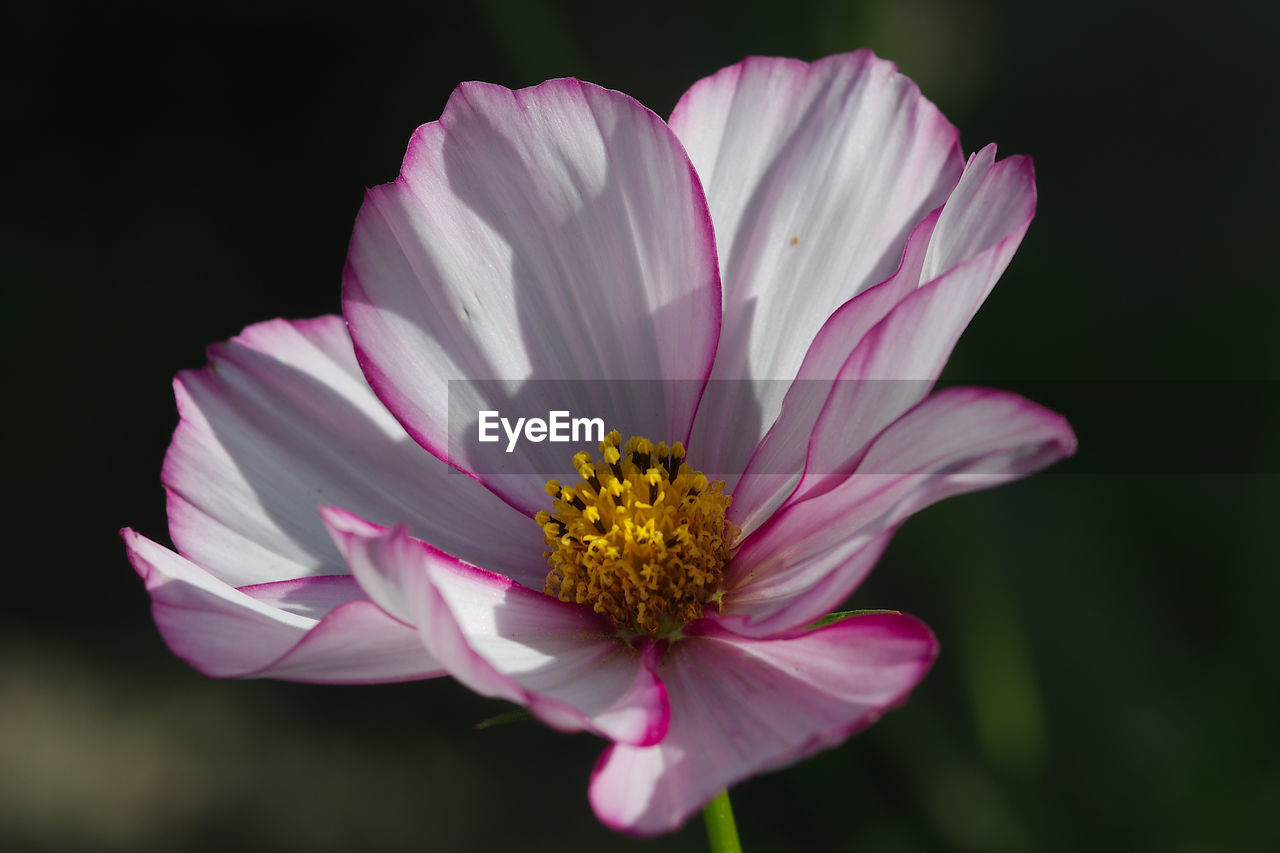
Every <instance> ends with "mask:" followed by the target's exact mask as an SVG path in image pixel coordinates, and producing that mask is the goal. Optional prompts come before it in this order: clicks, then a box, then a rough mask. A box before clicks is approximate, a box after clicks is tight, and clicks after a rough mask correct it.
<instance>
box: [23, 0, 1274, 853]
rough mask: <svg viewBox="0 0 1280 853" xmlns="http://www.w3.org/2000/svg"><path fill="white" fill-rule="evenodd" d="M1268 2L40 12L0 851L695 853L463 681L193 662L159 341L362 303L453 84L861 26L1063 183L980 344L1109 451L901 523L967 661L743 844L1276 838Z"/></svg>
mask: <svg viewBox="0 0 1280 853" xmlns="http://www.w3.org/2000/svg"><path fill="white" fill-rule="evenodd" d="M1278 8H1280V7H1277V5H1276V4H1265V3H1258V2H1249V1H1248V0H1222V2H1217V3H1214V4H1208V5H1206V4H1203V3H1196V4H1191V3H1185V4H1180V3H1176V2H1166V3H1161V4H1153V3H1139V2H1136V0H1122V2H1119V3H1110V2H1108V3H1101V2H1081V3H1058V4H1025V3H1019V2H1012V0H1007V1H1006V0H960V2H948V0H865V2H846V1H845V0H789V2H786V3H782V4H779V3H766V2H757V0H740V2H737V3H733V4H696V3H690V2H680V3H670V2H664V0H651V2H646V3H643V4H621V3H608V2H601V0H594V2H564V3H553V2H550V0H486V1H485V2H480V3H476V4H473V5H468V4H448V5H438V4H428V3H422V2H418V3H408V2H402V3H384V2H378V0H365V1H364V2H360V3H353V4H333V3H325V2H306V3H303V2H272V0H259V2H254V3H240V2H234V0H233V1H232V2H228V3H221V4H215V5H207V4H173V3H158V2H157V3H135V2H114V3H90V2H81V3H58V2H51V3H47V4H25V5H24V6H22V7H21V8H17V9H11V10H9V11H8V12H7V13H6V18H7V19H8V22H7V23H6V25H5V33H4V35H3V41H4V51H3V54H4V56H3V59H0V62H3V63H4V65H5V66H6V67H5V68H4V74H3V82H2V83H0V86H3V92H4V98H3V111H4V114H5V118H6V121H5V125H6V131H5V137H6V140H5V141H6V143H7V146H6V147H9V150H10V151H11V153H10V155H8V156H7V157H6V158H5V165H4V168H5V172H6V173H7V176H6V179H5V182H4V190H3V196H2V197H3V212H2V215H3V221H2V222H0V226H2V227H0V247H2V249H3V252H2V255H0V257H3V259H4V270H5V271H4V274H3V278H4V287H3V300H4V303H3V304H4V308H5V310H4V315H3V316H4V319H5V320H6V322H7V326H8V330H7V333H6V334H5V335H4V339H5V347H6V349H10V348H11V351H10V352H8V353H7V354H6V357H5V363H6V366H7V370H6V377H7V384H8V387H9V390H8V397H9V400H10V402H9V404H8V405H7V406H6V410H7V411H8V412H9V414H8V415H7V416H5V431H6V434H7V435H9V436H11V437H10V439H9V441H8V443H7V444H8V448H9V450H8V452H7V454H6V458H5V463H4V470H5V481H6V484H7V485H8V489H7V490H8V491H9V493H10V495H11V499H13V500H15V502H16V504H17V506H18V507H19V508H20V515H19V516H18V519H17V528H16V529H17V533H16V534H15V536H16V537H17V540H16V541H17V543H18V544H17V546H16V549H15V548H14V547H10V548H8V549H7V550H8V553H9V554H10V557H9V558H8V571H7V573H6V574H7V577H6V583H5V587H4V589H5V592H4V594H3V595H2V596H0V847H3V848H4V849H6V850H15V851H16V850H31V851H60V850H84V851H99V850H101V851H117V850H119V851H153V850H155V851H161V850H228V849H246V850H280V851H349V850H354V849H363V850H387V851H400V850H404V851H422V850H441V851H449V850H482V849H510V850H584V851H586V850H602V849H620V850H631V849H634V850H646V849H647V850H701V849H705V840H704V837H703V834H702V828H701V826H700V822H699V821H697V820H696V819H695V821H693V822H691V824H690V825H689V826H687V827H686V828H685V829H684V830H683V831H682V832H680V833H678V834H676V835H674V836H669V837H665V838H660V839H657V840H652V841H648V842H642V841H634V840H631V839H625V838H621V837H618V836H615V835H613V834H612V833H610V832H609V831H608V830H606V829H604V828H603V827H602V826H601V825H599V824H598V823H597V822H596V820H595V819H594V817H593V816H592V814H591V811H590V808H589V806H588V803H587V799H586V796H585V792H586V785H587V778H588V773H589V771H590V768H591V766H592V763H593V761H594V759H595V756H596V755H597V754H598V753H599V751H600V749H601V747H602V743H601V742H600V741H598V740H595V739H593V738H591V737H589V736H586V735H580V736H568V735H561V734H556V733H553V732H550V731H548V730H546V729H543V728H541V727H540V726H537V725H535V724H532V723H523V724H514V725H509V726H503V727H499V728H495V729H490V730H486V731H476V730H474V729H473V724H474V723H476V722H477V721H479V720H481V719H484V718H486V717H489V716H492V715H494V714H496V713H500V712H501V711H503V710H505V708H506V706H504V705H502V704H500V703H495V702H491V701H488V700H484V699H480V698H478V697H476V696H474V695H472V694H471V693H469V692H468V691H466V690H465V689H463V688H461V687H460V686H458V685H456V684H454V683H452V682H450V681H447V680H439V681H433V682H426V683H417V684H403V685H393V686H380V687H349V688H339V687H314V686H307V685H296V684H285V683H275V682H224V681H212V680H208V679H205V678H203V677H201V676H200V675H198V674H197V673H196V672H194V671H193V670H190V669H189V668H187V667H186V665H184V664H183V663H181V662H180V661H178V660H177V659H176V658H174V657H173V656H172V655H170V654H169V652H168V651H167V650H166V648H165V647H164V645H163V643H162V642H161V640H160V638H159V636H158V634H157V633H156V631H155V628H154V626H153V625H152V622H151V618H150V615H149V610H148V601H147V597H146V594H145V593H144V591H143V588H142V584H141V583H140V582H139V581H138V580H137V578H136V577H135V575H134V574H133V572H132V570H131V569H130V567H129V565H128V563H127V561H126V559H125V556H124V549H123V547H122V545H121V543H120V541H119V539H118V537H117V534H116V530H117V528H119V527H121V526H124V525H130V526H133V527H136V528H137V529H138V530H140V531H141V532H143V533H145V534H147V535H150V536H153V537H155V538H157V539H160V540H162V541H167V539H166V534H165V531H166V523H165V517H164V499H163V493H162V491H161V488H160V482H159V472H160V462H161V458H162V456H163V454H164V451H165V447H166V445H167V443H168V439H169V434H170V432H171V431H172V429H173V427H174V426H175V424H176V422H177V416H176V413H175V411H174V408H173V401H172V396H171V391H170V387H169V382H170V378H171V377H172V375H173V374H174V373H176V372H177V371H178V370H180V369H184V368H188V367H195V366H199V365H201V364H203V363H204V355H203V350H204V347H205V346H206V345H207V344H208V343H209V342H211V341H215V340H220V339H225V338H227V337H229V336H231V335H233V334H235V333H237V332H238V331H239V330H240V329H241V328H242V327H244V326H246V325H248V324H250V323H253V322H257V321H260V320H265V319H269V318H272V317H277V316H285V317H306V316H313V315H317V314H323V313H329V312H335V311H337V310H338V308H339V284H340V275H341V270H342V264H343V259H344V256H345V252H346V243H347V239H348V236H349V234H350V229H351V224H352V221H353V219H354V217H355V214H356V211H357V209H358V207H359V205H360V202H361V198H362V194H363V191H364V188H365V187H366V186H370V185H374V184H378V183H382V182H385V181H388V180H390V179H392V178H393V177H394V176H395V175H396V173H397V171H398V167H399V163H400V158H401V155H402V153H403V150H404V146H405V143H406V142H407V140H408V137H409V134H410V132H411V131H412V129H413V128H414V127H416V126H417V125H419V124H421V123H424V122H426V121H430V120H432V119H434V118H436V117H437V116H438V115H439V113H440V111H441V109H442V107H443V106H444V103H445V100H446V98H447V97H448V95H449V92H450V90H451V89H452V88H453V86H454V85H455V84H456V83H458V82H459V81H462V80H469V79H480V80H487V81H492V82H496V83H502V84H504V85H507V86H511V87H518V86H525V85H530V84H533V83H536V82H539V81H541V80H543V79H546V78H548V77H554V76H561V75H574V76H579V77H583V78H586V79H589V80H592V81H595V82H598V83H601V84H604V85H606V86H609V87H612V88H616V89H620V90H622V91H625V92H627V93H629V94H631V95H634V96H635V97H637V98H638V99H639V100H640V101H642V102H643V103H645V104H646V105H648V106H650V107H651V108H653V109H654V110H656V111H657V112H658V113H659V114H661V115H666V114H668V113H669V112H670V110H671V108H672V106H674V104H675V102H676V100H677V99H678V97H679V96H680V94H681V93H682V92H683V91H684V90H685V89H686V88H687V87H688V86H689V85H690V84H691V83H693V82H694V81H695V80H697V79H698V78H700V77H702V76H705V75H707V74H709V73H711V72H713V71H715V70H716V69H718V68H720V67H722V66H724V65H728V64H731V63H733V62H736V61H738V60H739V59H741V58H742V57H743V56H744V55H746V54H750V53H757V54H779V55H787V56H794V57H799V58H802V59H816V58H818V57H821V56H823V55H826V54H829V53H833V52H839V51H844V50H849V49H853V48H857V47H863V46H868V47H872V48H874V49H875V50H876V51H877V52H878V53H879V54H880V55H882V56H885V57H888V58H890V59H893V60H894V61H896V62H897V63H898V64H899V66H900V67H901V69H902V71H903V72H904V73H906V74H907V75H909V76H911V77H912V78H913V79H915V80H916V81H917V82H918V83H919V84H920V87H921V88H922V90H923V91H924V93H925V94H926V95H927V96H929V97H930V98H931V99H933V100H934V101H935V102H936V103H937V104H938V105H939V106H940V107H941V108H942V110H943V112H944V113H945V114H946V115H947V116H948V117H949V118H950V119H951V120H952V121H953V122H954V123H955V124H956V125H957V126H958V127H959V128H960V129H961V132H962V142H963V145H964V147H965V149H966V151H971V150H974V149H976V148H978V147H980V146H982V145H983V144H985V143H986V142H988V141H992V140H994V141H997V142H998V143H999V144H1000V147H1001V152H1002V153H1004V154H1009V153H1027V154H1030V155H1032V156H1033V158H1034V160H1035V163H1036V169H1037V176H1038V183H1039V190H1040V206H1039V215H1038V218H1037V220H1036V222H1035V223H1034V224H1033V225H1032V228H1031V231H1030V233H1029V235H1028V236H1027V238H1026V240H1025V242H1024V243H1023V246H1022V249H1021V251H1020V252H1019V253H1018V255H1017V257H1016V258H1015V260H1014V262H1013V264H1012V266H1011V268H1010V269H1009V271H1008V272H1007V273H1006V274H1005V276H1004V278H1003V280H1002V282H1001V284H1000V285H999V286H998V287H997V288H996V290H995V292H994V293H993V295H992V297H991V298H990V299H989V300H988V302H987V305H986V307H985V308H984V309H983V310H982V312H981V313H980V314H979V316H978V318H977V319H976V321H975V322H974V323H973V325H972V326H971V327H970V330H969V332H968V333H967V334H966V336H965V338H964V339H963V340H962V341H961V344H960V347H959V349H958V351H957V353H956V356H955V359H954V361H953V363H952V365H951V367H950V368H949V374H948V375H949V377H950V378H952V379H955V380H963V381H982V382H987V383H990V384H994V385H1000V386H1002V387H1010V388H1018V389H1019V390H1025V391H1027V392H1028V393H1031V394H1033V395H1034V396H1036V397H1037V399H1039V400H1040V401H1041V402H1044V403H1046V404H1048V405H1051V406H1054V407H1056V408H1058V409H1059V410H1061V411H1063V412H1064V413H1065V414H1066V415H1067V416H1068V417H1069V418H1070V419H1071V420H1072V422H1073V423H1074V424H1075V426H1076V428H1077V431H1078V433H1079V438H1080V453H1079V455H1078V456H1077V457H1076V458H1075V459H1073V460H1070V461H1068V462H1067V463H1064V464H1062V465H1060V466H1059V467H1058V468H1057V469H1056V470H1055V471H1053V472H1052V473H1047V474H1044V475H1041V476H1039V477H1036V478H1034V479H1032V480H1029V481H1026V482H1023V483H1019V484H1016V485H1014V486H1011V487H1006V488H1002V489H999V490H996V491H992V492H984V493H978V494H975V495H970V496H966V497H962V498H956V499H952V500H950V501H948V502H946V503H943V504H941V505H939V506H936V507H934V508H931V509H929V510H927V511H926V512H924V513H923V514H922V515H920V516H918V517H917V518H915V519H914V520H912V521H911V522H909V523H908V524H907V525H906V526H905V527H904V529H903V530H902V531H901V533H900V534H899V535H898V537H897V539H896V541H895V543H894V544H893V546H892V547H891V548H890V549H889V552H888V553H887V555H886V556H885V558H884V559H883V561H882V564H881V566H880V567H879V569H878V570H877V571H876V572H875V573H874V575H873V577H872V578H871V580H870V581H869V582H868V583H867V584H866V585H865V586H864V587H863V588H862V589H860V590H859V591H858V592H857V593H856V595H855V596H854V598H853V599H852V600H851V602H850V606H853V607H892V608H897V609H902V610H906V611H909V612H912V613H915V614H916V615H918V616H920V617H922V618H923V619H924V620H925V621H927V622H928V623H929V624H930V625H932V626H933V628H934V629H935V631H936V632H937V634H938V636H939V638H940V640H941V643H942V649H943V651H942V656H941V657H940V659H939V661H938V663H937V665H936V667H935V669H934V670H933V672H932V673H931V674H930V675H929V677H928V678H927V679H926V681H925V682H924V683H923V685H922V686H921V687H920V688H919V689H918V690H917V691H916V692H915V694H914V695H913V697H912V698H911V700H910V702H909V703H908V704H907V705H906V706H905V707H904V708H902V709H901V710H898V711H895V712H893V713H891V714H889V715H888V716H886V717H885V719H884V720H882V721H881V722H880V723H879V724H877V725H876V726H874V727H873V728H872V729H871V730H869V731H868V732H866V733H865V734H863V735H860V736H859V737H857V738H855V739H853V740H851V741H850V742H848V743H846V744H845V745H843V746H841V747H839V748H837V749H834V750H831V751H829V752H826V753H824V754H822V755H821V756H819V757H817V758H815V759H812V760H810V761H808V762H806V763H804V764H801V765H799V766H796V767H792V768H790V769H786V770H783V771H781V772H777V773H773V774H770V775H768V776H765V777H762V778H759V779H756V780H752V781H750V782H747V783H745V784H743V785H741V786H740V787H738V788H736V789H735V790H734V803H735V806H736V809H737V813H738V816H739V827H740V830H741V832H742V834H743V838H744V841H745V843H746V845H747V849H748V850H749V851H764V850H788V849H811V848H812V849H823V848H825V849H837V850H842V849H849V850H861V851H931V850H959V851H1022V850H1027V851H1030V850H1036V851H1059V850H1061V851H1067V850H1080V849H1091V850H1113V849H1114V850H1161V851H1179V853H1182V852H1183V851H1185V853H1194V852H1195V851H1213V850H1231V851H1254V850H1258V851H1261V850H1274V849H1280V830H1278V829H1277V823H1276V821H1275V818H1274V815H1275V814H1276V813H1278V812H1280V761H1278V760H1277V759H1280V750H1278V749H1277V746H1278V744H1277V740H1278V738H1277V733H1276V728H1277V727H1276V720H1277V719H1278V718H1280V691H1278V690H1277V689H1276V687H1277V684H1276V681H1277V678H1276V669H1277V666H1276V663H1277V660H1278V659H1280V658H1278V654H1277V653H1278V652H1280V640H1278V639H1277V637H1278V633H1277V631H1276V630H1275V628H1274V624H1275V615H1274V614H1275V613H1276V610H1277V603H1278V602H1280V572H1278V571H1277V569H1280V565H1278V563H1280V559H1278V557H1280V534H1278V533H1277V525H1276V520H1277V516H1278V511H1280V476H1277V472H1280V460H1278V459H1277V451H1276V442H1275V430H1276V429H1277V425H1278V424H1280V418H1278V417H1277V406H1276V402H1277V396H1278V395H1277V393H1276V388H1277V385H1276V380H1277V379H1280V334H1278V329H1277V326H1278V325H1280V287H1278V286H1277V285H1280V281H1277V276H1276V273H1275V270H1274V267H1275V264H1274V252H1273V251H1272V250H1270V249H1268V248H1266V247H1268V246H1270V245H1273V239H1274V232H1275V228H1276V214H1275V209H1276V203H1277V196H1278V193H1280V186H1278V181H1277V178H1278V176H1280V169H1277V166H1276V162H1275V159H1274V158H1275V157H1276V152H1277V150H1280V127H1278V124H1280V119H1278V116H1280V113H1278V111H1277V108H1276V96H1275V93H1276V91H1277V88H1278V87H1280V73H1278V72H1277V65H1276V63H1275V61H1274V58H1273V55H1272V51H1273V48H1274V45H1275V44H1276V43H1277V41H1278V40H1280V26H1277V9H1278ZM1110 380H1142V381H1140V382H1130V383H1121V384H1117V383H1115V382H1111V381H1110ZM1150 380H1161V382H1159V383H1152V382H1151V381H1150ZM1222 380H1235V381H1232V382H1224V381H1222ZM1097 388H1105V389H1109V390H1107V392H1106V393H1095V391H1096V389H1097ZM1153 388H1156V389H1158V393H1156V392H1153V391H1152V389H1153ZM11 544H12V543H11Z"/></svg>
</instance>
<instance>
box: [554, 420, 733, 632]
mask: <svg viewBox="0 0 1280 853" xmlns="http://www.w3.org/2000/svg"><path fill="white" fill-rule="evenodd" d="M620 447H621V450H619V448H620ZM600 456H601V460H602V461H599V462H597V461H595V460H593V459H592V457H591V455H590V454H588V453H579V454H577V455H575V456H574V457H573V467H574V469H575V470H576V471H577V472H578V475H579V476H580V477H581V478H582V482H579V483H578V484H577V485H576V486H573V487H570V486H564V485H561V484H560V483H559V482H558V481H556V480H551V481H550V482H548V483H547V487H546V490H547V494H548V495H550V496H551V497H552V498H554V499H555V504H554V507H553V511H552V512H546V511H545V510H544V511H543V512H540V513H538V515H537V522H538V524H539V526H541V527H542V532H543V535H544V539H545V542H546V545H547V548H548V549H550V550H548V551H546V552H545V556H546V558H547V562H548V563H549V564H550V566H551V571H550V572H548V573H547V582H546V587H545V588H544V590H543V591H544V592H546V593H547V594H548V595H554V596H556V597H557V598H559V599H560V600H561V601H575V602H577V603H579V604H589V605H591V606H592V608H593V609H594V610H595V611H596V612H597V613H602V614H604V615H605V616H608V617H609V618H610V619H611V620H613V623H614V624H615V625H617V626H618V628H619V629H620V630H622V631H624V632H627V633H634V634H647V635H649V636H665V635H667V634H670V633H672V632H674V631H676V630H678V629H679V628H680V626H681V625H683V624H684V623H686V622H688V621H689V620H691V619H697V618H698V617H699V616H701V615H702V609H703V606H704V605H705V606H717V605H718V603H719V600H720V595H721V592H722V591H721V584H722V582H723V580H724V564H725V561H726V560H727V559H728V556H729V550H730V548H732V547H733V540H734V537H736V536H737V535H738V532H739V531H738V528H737V527H735V526H734V525H733V524H731V523H729V522H726V521H725V510H726V509H728V507H729V503H730V501H732V498H731V497H729V496H728V495H726V494H724V483H723V482H720V481H716V482H709V481H708V480H707V478H706V476H705V475H703V474H702V473H701V472H699V471H695V470H693V468H692V467H690V466H689V465H687V464H685V463H684V461H683V460H684V447H683V446H682V445H681V444H680V443H679V442H675V443H674V444H671V445H667V444H666V443H661V444H658V445H657V446H656V447H655V446H654V444H653V442H651V441H649V440H648V439H646V438H641V437H639V436H635V437H632V438H631V439H629V440H628V441H627V443H626V444H625V445H622V436H621V435H620V434H619V433H618V432H617V431H616V430H615V431H614V432H611V433H609V435H608V436H607V437H606V438H605V440H604V441H602V442H600Z"/></svg>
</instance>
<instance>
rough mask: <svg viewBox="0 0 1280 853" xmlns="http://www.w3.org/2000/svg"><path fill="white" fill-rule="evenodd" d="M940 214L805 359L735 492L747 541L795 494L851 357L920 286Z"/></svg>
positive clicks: (837, 316)
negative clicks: (811, 444) (820, 422)
mask: <svg viewBox="0 0 1280 853" xmlns="http://www.w3.org/2000/svg"><path fill="white" fill-rule="evenodd" d="M940 215H941V211H940V210H935V211H934V212H933V213H931V214H929V215H928V216H926V217H925V218H924V219H923V220H921V222H920V224H919V225H917V226H916V227H915V229H914V230H913V231H912V232H911V236H910V237H908V238H907V246H906V249H905V250H904V251H903V254H902V262H901V263H900V264H899V265H898V269H897V270H896V271H895V272H894V274H893V275H891V276H890V277H889V278H887V279H886V280H884V281H883V282H881V283H880V284H877V285H876V286H875V287H871V288H868V289H867V290H864V291H863V292H862V293H859V294H858V295H857V296H855V297H854V298H853V299H850V300H849V301H848V302H846V303H845V304H844V305H842V306H840V308H838V309H837V310H836V312H835V313H834V314H832V315H831V316H830V317H829V318H828V319H827V322H826V323H825V324H823V327H822V329H821V330H820V331H819V332H818V336H817V338H815V339H814V341H813V343H812V344H811V345H810V347H809V351H808V352H807V353H805V357H804V362H803V363H802V364H801V365H800V372H799V373H798V374H797V375H796V379H795V381H794V382H792V383H791V385H790V387H788V389H787V394H786V397H785V398H784V399H783V404H782V411H781V413H780V414H779V415H778V420H777V421H776V422H775V423H774V425H773V427H772V428H771V429H770V430H769V433H768V434H767V435H766V436H765V437H764V439H763V440H762V441H761V442H760V444H759V445H758V446H757V447H756V449H755V452H754V453H753V454H752V456H751V461H750V462H749V463H748V464H747V469H746V471H745V472H744V473H743V475H742V479H741V480H739V482H738V486H737V488H735V489H734V490H733V504H732V505H731V507H730V518H731V519H732V520H733V522H734V523H735V524H737V525H738V526H739V527H741V528H742V537H743V538H744V539H745V537H747V536H749V535H750V534H751V532H752V531H753V530H755V529H756V527H758V526H759V525H760V524H761V523H762V522H763V521H764V520H765V519H767V518H768V517H769V516H770V515H772V514H773V512H774V511H775V510H776V509H777V508H778V507H779V506H781V505H782V503H783V502H784V501H785V500H786V499H787V498H788V497H789V496H790V495H791V493H792V492H793V491H795V487H796V486H797V485H798V484H799V482H800V475H801V474H802V473H803V472H804V463H805V458H806V456H807V455H808V450H809V439H810V437H811V436H812V435H813V428H814V425H815V424H816V423H817V422H818V418H819V417H820V416H821V414H822V410H823V408H824V407H825V406H826V404H827V399H828V397H829V396H830V394H831V389H832V386H833V385H834V384H835V377H836V376H837V375H839V373H840V369H841V367H843V365H844V362H845V361H846V360H847V359H848V358H849V354H850V353H851V352H852V351H853V350H854V348H855V347H856V346H857V344H858V342H859V341H861V340H862V339H863V338H864V337H865V336H866V334H867V332H869V331H870V330H871V329H872V328H874V327H875V326H876V324H878V323H879V322H880V321H881V320H883V319H884V318H885V317H886V316H887V315H888V314H889V312H890V311H892V310H893V309H894V308H895V307H896V306H897V305H898V303H899V302H901V301H902V300H903V299H904V298H905V297H906V296H907V295H908V294H910V293H911V292H912V291H914V290H915V289H916V287H918V286H919V284H920V272H921V269H922V268H923V266H924V259H925V254H926V253H927V251H928V249H929V245H930V242H931V239H932V237H933V232H934V229H935V227H936V226H937V224H938V217H939V216H940Z"/></svg>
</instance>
